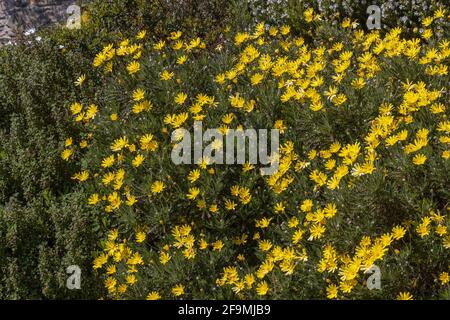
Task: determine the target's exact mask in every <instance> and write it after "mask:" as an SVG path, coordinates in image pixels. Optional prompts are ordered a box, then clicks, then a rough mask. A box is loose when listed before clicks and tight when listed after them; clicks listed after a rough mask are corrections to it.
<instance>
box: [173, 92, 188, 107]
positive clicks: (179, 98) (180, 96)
mask: <svg viewBox="0 0 450 320" xmlns="http://www.w3.org/2000/svg"><path fill="white" fill-rule="evenodd" d="M187 97H188V96H187V94H186V93H184V92H180V93H179V94H177V96H176V97H175V103H176V104H183V103H184V102H185V101H186V99H187Z"/></svg>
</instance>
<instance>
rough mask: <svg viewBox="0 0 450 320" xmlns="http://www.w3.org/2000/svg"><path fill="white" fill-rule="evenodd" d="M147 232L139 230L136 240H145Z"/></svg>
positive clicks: (138, 241) (139, 241)
mask: <svg viewBox="0 0 450 320" xmlns="http://www.w3.org/2000/svg"><path fill="white" fill-rule="evenodd" d="M145 238H146V236H145V232H143V231H139V232H138V233H136V242H137V243H141V242H144V241H145Z"/></svg>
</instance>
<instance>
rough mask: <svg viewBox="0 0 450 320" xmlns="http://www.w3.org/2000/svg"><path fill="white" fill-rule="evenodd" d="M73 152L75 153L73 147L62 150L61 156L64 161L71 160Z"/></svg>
mask: <svg viewBox="0 0 450 320" xmlns="http://www.w3.org/2000/svg"><path fill="white" fill-rule="evenodd" d="M72 154H73V151H72V150H71V149H64V150H63V152H61V158H62V159H63V160H64V161H69V158H70V156H71V155H72Z"/></svg>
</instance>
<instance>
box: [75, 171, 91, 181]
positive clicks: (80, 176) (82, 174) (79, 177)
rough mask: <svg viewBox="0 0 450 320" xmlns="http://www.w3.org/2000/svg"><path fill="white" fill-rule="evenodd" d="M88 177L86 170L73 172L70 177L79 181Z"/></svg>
mask: <svg viewBox="0 0 450 320" xmlns="http://www.w3.org/2000/svg"><path fill="white" fill-rule="evenodd" d="M88 178H89V172H87V171H86V170H84V171H81V172H78V173H75V174H74V175H73V176H72V179H74V180H78V181H80V182H83V181H86V180H87V179H88Z"/></svg>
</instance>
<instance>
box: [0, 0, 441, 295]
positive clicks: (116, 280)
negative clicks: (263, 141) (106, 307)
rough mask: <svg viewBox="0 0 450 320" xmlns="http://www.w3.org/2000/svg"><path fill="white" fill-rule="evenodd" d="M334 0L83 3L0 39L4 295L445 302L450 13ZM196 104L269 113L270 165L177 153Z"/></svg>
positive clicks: (227, 113)
mask: <svg viewBox="0 0 450 320" xmlns="http://www.w3.org/2000/svg"><path fill="white" fill-rule="evenodd" d="M417 2H420V1H417ZM334 3H335V1H325V0H324V1H322V2H320V7H319V6H318V4H317V3H316V4H314V5H312V4H311V2H309V1H308V2H306V1H293V0H286V1H270V2H267V1H245V2H244V1H203V0H202V1H182V2H180V1H169V0H163V1H143V0H114V1H100V0H94V1H92V4H90V5H88V6H87V7H85V8H84V9H83V12H84V14H83V24H82V28H81V29H80V30H66V29H63V28H56V29H53V28H52V29H47V30H44V31H43V32H42V33H40V35H41V36H42V40H40V41H36V40H31V38H25V39H24V42H23V43H22V44H21V45H17V46H10V47H5V48H1V49H0V70H1V71H0V97H2V99H1V100H0V116H1V118H0V124H1V125H0V274H1V277H0V297H1V298H9V299H17V298H33V299H40V298H63V299H64V298H99V297H105V298H114V299H115V298H145V297H147V298H150V299H153V298H159V297H162V298H177V297H183V298H205V299H212V298H245V299H246V298H266V297H269V298H283V299H285V298H290V299H301V298H325V297H328V298H336V297H338V298H342V299H358V298H388V299H390V298H396V297H401V298H405V297H406V298H408V297H410V295H411V294H412V295H413V296H414V297H415V298H422V299H430V298H433V299H438V298H448V297H449V294H450V293H449V290H450V289H449V284H448V273H449V271H450V270H449V265H448V261H449V258H450V253H449V248H450V238H449V235H448V228H449V208H448V199H449V191H448V187H447V186H448V185H449V184H450V181H449V177H448V172H449V163H448V159H449V156H450V151H449V149H448V143H449V140H448V139H450V138H449V127H448V126H449V124H448V101H449V94H448V83H449V76H448V69H447V68H448V67H447V65H448V62H449V56H450V49H449V47H448V40H447V41H444V40H443V39H447V38H448V22H449V21H448V13H442V12H440V11H435V9H436V6H437V5H438V3H435V2H433V4H431V2H430V5H429V6H428V7H427V9H426V10H421V11H420V12H421V15H420V16H417V17H416V16H415V15H408V14H409V13H410V12H409V11H408V10H410V9H408V8H407V7H403V8H401V10H404V11H403V12H404V13H405V15H408V17H410V18H409V20H407V23H405V24H404V25H403V27H402V29H394V28H393V26H395V25H397V21H396V20H397V18H398V16H396V14H397V13H394V10H392V8H391V9H390V7H389V6H390V3H391V2H388V4H387V7H386V8H385V9H386V10H385V11H384V15H385V16H384V18H383V23H385V28H384V29H383V30H382V31H381V32H367V30H365V19H366V15H365V13H364V12H365V6H366V5H365V4H361V2H350V1H348V2H347V1H338V2H337V3H338V5H337V7H333V5H334ZM396 3H400V2H396ZM423 3H425V1H424V2H423ZM427 3H428V2H427ZM309 6H311V8H309ZM312 8H314V9H315V11H313V10H312ZM335 9H336V10H335ZM390 10H392V11H390ZM426 15H430V17H429V18H428V20H426V21H427V23H426V25H422V24H421V20H422V19H424V18H426ZM345 17H349V18H350V19H351V20H346V19H345ZM430 19H431V21H430ZM355 20H356V21H358V22H359V27H357V26H356V25H354V24H353V23H352V21H355ZM261 21H266V22H269V23H270V24H259V23H260V22H261ZM408 21H410V22H411V23H409V22H408ZM428 22H429V23H430V24H429V25H428ZM287 25H291V26H292V28H289V27H287ZM416 27H417V30H414V28H416ZM420 27H424V29H428V30H429V31H425V32H423V30H422V32H421V31H420V30H418V29H419V28H420ZM145 30H146V32H145ZM178 30H179V31H180V32H176V31H178ZM33 37H34V35H33ZM412 38H417V39H412ZM30 40H31V43H27V41H30ZM82 75H83V76H82ZM75 80H77V84H75V83H74V81H75ZM194 120H203V125H204V128H205V129H206V128H217V127H218V128H221V130H223V131H226V129H234V128H239V127H241V128H252V127H253V128H277V129H280V130H281V131H282V134H281V143H282V148H281V152H280V155H279V156H280V161H281V168H280V171H279V172H278V173H277V174H275V175H274V176H272V177H264V176H261V175H260V174H259V171H258V166H251V165H248V164H246V165H243V166H242V165H234V166H226V165H217V164H211V163H210V164H208V163H206V162H203V163H202V164H200V165H181V166H176V165H174V164H173V163H172V161H171V158H170V156H171V151H172V147H173V143H172V141H171V133H172V132H173V131H174V130H175V129H176V128H179V127H181V128H186V129H187V130H189V131H192V125H193V122H194ZM405 132H406V133H405ZM334 161H335V162H334ZM309 200H311V201H312V202H313V204H312V205H310V204H309ZM430 252H431V253H433V254H430ZM72 264H75V265H78V266H80V267H81V269H82V290H72V291H71V290H68V289H67V288H66V287H65V280H66V279H67V274H66V273H65V268H66V267H67V266H69V265H72ZM371 264H376V265H377V266H378V267H379V268H380V270H381V274H382V278H381V279H382V289H381V290H368V288H367V287H366V283H365V280H366V278H367V277H368V275H366V274H364V271H365V270H366V269H367V268H368V267H370V266H371ZM446 276H447V278H446Z"/></svg>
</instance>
